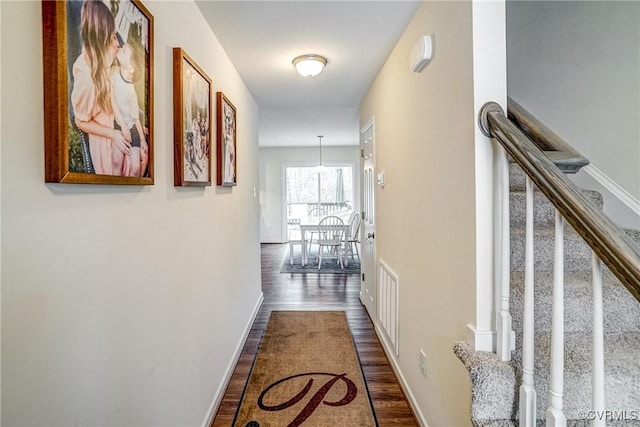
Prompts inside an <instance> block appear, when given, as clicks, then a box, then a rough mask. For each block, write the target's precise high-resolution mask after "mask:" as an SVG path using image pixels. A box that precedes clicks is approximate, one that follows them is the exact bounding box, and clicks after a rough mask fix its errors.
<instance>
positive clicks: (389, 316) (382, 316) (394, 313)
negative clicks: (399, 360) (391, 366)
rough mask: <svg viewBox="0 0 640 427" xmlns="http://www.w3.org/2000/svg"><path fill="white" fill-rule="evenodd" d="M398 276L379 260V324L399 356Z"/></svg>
mask: <svg viewBox="0 0 640 427" xmlns="http://www.w3.org/2000/svg"><path fill="white" fill-rule="evenodd" d="M398 292H399V282H398V276H396V274H395V273H394V272H393V271H392V270H391V269H390V268H389V267H388V266H387V265H386V264H385V263H384V261H382V260H378V324H379V325H380V326H381V327H382V330H383V331H384V333H385V335H386V336H387V338H388V340H389V343H390V344H391V345H392V346H393V350H394V352H395V355H396V356H398V355H399V348H400V347H399V346H398V302H399V298H398Z"/></svg>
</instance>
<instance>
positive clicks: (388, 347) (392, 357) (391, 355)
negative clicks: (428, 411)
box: [374, 325, 429, 427]
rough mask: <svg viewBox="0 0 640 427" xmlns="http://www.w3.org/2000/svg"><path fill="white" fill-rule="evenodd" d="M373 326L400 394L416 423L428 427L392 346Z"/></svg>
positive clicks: (381, 332)
mask: <svg viewBox="0 0 640 427" xmlns="http://www.w3.org/2000/svg"><path fill="white" fill-rule="evenodd" d="M374 326H375V328H374V329H375V331H376V335H378V339H379V340H380V342H381V343H382V349H383V350H384V352H385V354H386V355H387V359H389V362H390V363H391V368H392V369H393V372H394V373H395V374H396V377H397V378H398V381H399V382H400V387H401V388H402V392H403V393H404V394H405V396H406V397H407V400H408V401H409V405H411V409H412V410H413V413H414V414H415V415H416V417H417V418H418V423H419V424H420V426H421V427H429V424H427V420H426V419H425V418H424V414H423V413H422V411H421V410H420V407H419V406H418V402H417V401H416V398H415V396H414V395H413V393H412V392H411V389H410V388H409V385H408V384H407V381H406V380H405V378H404V375H402V371H400V367H399V366H398V362H397V360H396V357H395V355H394V352H395V350H394V348H393V346H392V345H391V344H390V343H389V342H387V339H386V337H385V333H384V331H381V330H380V329H379V328H378V326H377V325H374Z"/></svg>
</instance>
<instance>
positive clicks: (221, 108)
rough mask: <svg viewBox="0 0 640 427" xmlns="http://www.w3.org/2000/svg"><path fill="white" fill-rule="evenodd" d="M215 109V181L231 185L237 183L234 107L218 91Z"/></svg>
mask: <svg viewBox="0 0 640 427" xmlns="http://www.w3.org/2000/svg"><path fill="white" fill-rule="evenodd" d="M216 111H217V116H218V120H217V122H218V123H217V125H218V135H217V136H218V141H217V144H216V146H217V150H216V158H217V162H216V165H217V168H216V171H217V174H216V177H217V180H216V182H217V184H218V185H221V186H224V187H231V186H234V185H237V184H238V180H237V173H238V168H237V158H236V153H237V152H238V150H237V144H236V141H237V133H236V129H237V126H236V107H234V105H233V104H232V103H231V101H229V99H228V98H227V97H226V96H225V95H224V94H223V93H222V92H218V93H217V102H216Z"/></svg>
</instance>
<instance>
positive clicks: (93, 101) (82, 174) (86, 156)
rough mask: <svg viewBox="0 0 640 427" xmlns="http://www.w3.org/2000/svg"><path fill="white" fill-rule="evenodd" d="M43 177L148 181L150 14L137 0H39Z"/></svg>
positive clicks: (53, 179) (150, 152)
mask: <svg viewBox="0 0 640 427" xmlns="http://www.w3.org/2000/svg"><path fill="white" fill-rule="evenodd" d="M42 23H43V59H44V110H45V182H56V183H79V184H133V185H151V184H153V17H152V16H151V14H150V13H149V11H148V10H147V9H146V8H145V7H144V6H143V5H142V3H141V2H140V1H138V0H109V1H102V0H84V1H81V0H72V1H47V0H43V1H42Z"/></svg>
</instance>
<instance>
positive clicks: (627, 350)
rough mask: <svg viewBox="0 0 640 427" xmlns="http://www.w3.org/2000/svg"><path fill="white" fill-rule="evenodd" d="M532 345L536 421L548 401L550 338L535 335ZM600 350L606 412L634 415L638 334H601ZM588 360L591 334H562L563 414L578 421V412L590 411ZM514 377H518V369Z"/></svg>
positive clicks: (517, 358)
mask: <svg viewBox="0 0 640 427" xmlns="http://www.w3.org/2000/svg"><path fill="white" fill-rule="evenodd" d="M535 342H536V344H535V374H534V377H535V378H534V384H535V388H536V394H537V409H536V413H537V417H538V418H544V411H545V410H546V407H547V405H548V402H549V378H550V374H549V365H550V362H549V354H550V351H551V350H550V349H551V335H550V334H548V333H543V334H536V337H535ZM604 348H605V354H604V365H605V366H604V370H605V399H606V409H607V410H610V411H626V412H627V414H629V415H631V414H632V413H633V412H635V413H637V411H638V408H640V387H638V384H640V358H639V357H638V355H639V354H640V332H621V333H608V334H605V337H604ZM513 356H514V357H513V361H514V363H515V364H516V366H520V364H521V363H522V362H521V354H519V353H518V352H514V354H513ZM592 361H593V336H592V334H591V333H575V334H566V336H565V351H564V363H565V371H564V413H565V415H566V416H567V419H573V420H579V419H580V416H579V412H580V411H586V410H589V409H591V394H592V393H591V391H592V369H593V368H592ZM516 375H517V376H518V377H519V376H520V372H519V370H518V373H517V374H516ZM636 421H637V420H636ZM621 425H625V424H621ZM635 425H637V422H636V424H635Z"/></svg>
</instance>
